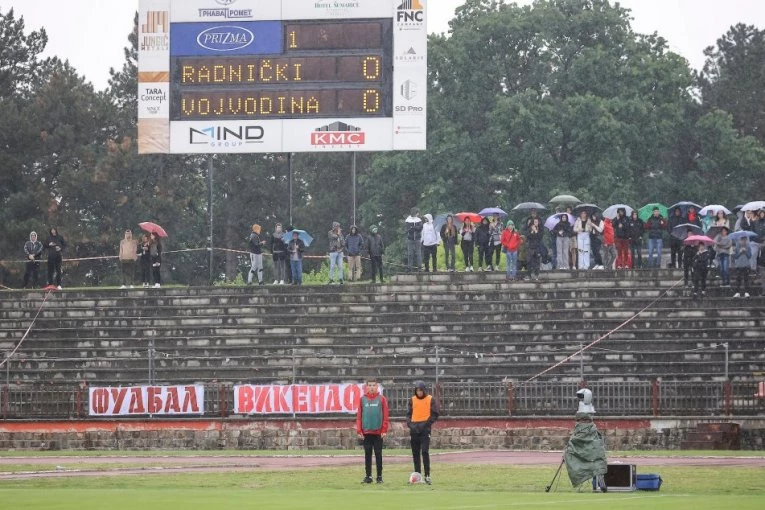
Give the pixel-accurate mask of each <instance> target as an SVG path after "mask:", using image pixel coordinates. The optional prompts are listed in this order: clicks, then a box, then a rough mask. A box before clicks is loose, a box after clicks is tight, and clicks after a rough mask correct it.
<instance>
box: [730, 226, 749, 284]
mask: <svg viewBox="0 0 765 510" xmlns="http://www.w3.org/2000/svg"><path fill="white" fill-rule="evenodd" d="M731 257H732V258H733V276H734V278H735V281H736V293H735V294H733V297H734V298H737V297H741V291H742V290H743V292H744V297H749V268H750V267H751V263H750V260H749V259H751V258H752V247H751V243H750V242H749V240H748V239H747V238H745V237H742V238H741V239H740V240H739V242H738V244H737V245H736V246H735V247H733V254H732V255H731Z"/></svg>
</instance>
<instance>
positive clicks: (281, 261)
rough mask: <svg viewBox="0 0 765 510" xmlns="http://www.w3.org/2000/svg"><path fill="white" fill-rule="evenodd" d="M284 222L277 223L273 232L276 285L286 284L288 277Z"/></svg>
mask: <svg viewBox="0 0 765 510" xmlns="http://www.w3.org/2000/svg"><path fill="white" fill-rule="evenodd" d="M282 237H284V230H282V224H281V223H277V224H276V225H275V227H274V232H273V233H272V234H271V257H272V258H273V261H274V285H277V284H278V285H284V280H286V279H287V246H286V245H285V244H284V240H283V239H282Z"/></svg>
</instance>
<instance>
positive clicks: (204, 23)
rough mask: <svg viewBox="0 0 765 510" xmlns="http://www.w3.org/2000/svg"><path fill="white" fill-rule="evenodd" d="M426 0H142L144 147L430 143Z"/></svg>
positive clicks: (239, 149)
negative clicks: (427, 99) (427, 102)
mask: <svg viewBox="0 0 765 510" xmlns="http://www.w3.org/2000/svg"><path fill="white" fill-rule="evenodd" d="M426 14H427V0H140V5H139V21H138V150H139V153H141V154H151V153H171V154H189V153H198V154H207V153H223V154H225V153H258V152H260V153H262V152H326V151H330V152H334V151H347V152H356V151H389V150H424V149H425V146H426V111H427V109H426V98H427V97H426V96H427V25H426Z"/></svg>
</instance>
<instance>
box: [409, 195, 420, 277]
mask: <svg viewBox="0 0 765 510" xmlns="http://www.w3.org/2000/svg"><path fill="white" fill-rule="evenodd" d="M422 227H423V225H422V219H420V210H419V209H417V208H416V207H412V210H411V211H410V214H409V217H408V218H407V219H406V263H407V267H408V271H409V272H412V271H419V270H420V268H421V266H422Z"/></svg>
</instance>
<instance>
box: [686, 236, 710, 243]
mask: <svg viewBox="0 0 765 510" xmlns="http://www.w3.org/2000/svg"><path fill="white" fill-rule="evenodd" d="M683 243H684V244H696V243H704V244H706V245H713V244H715V242H714V240H713V239H710V238H708V237H707V236H688V237H686V238H685V241H683Z"/></svg>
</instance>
